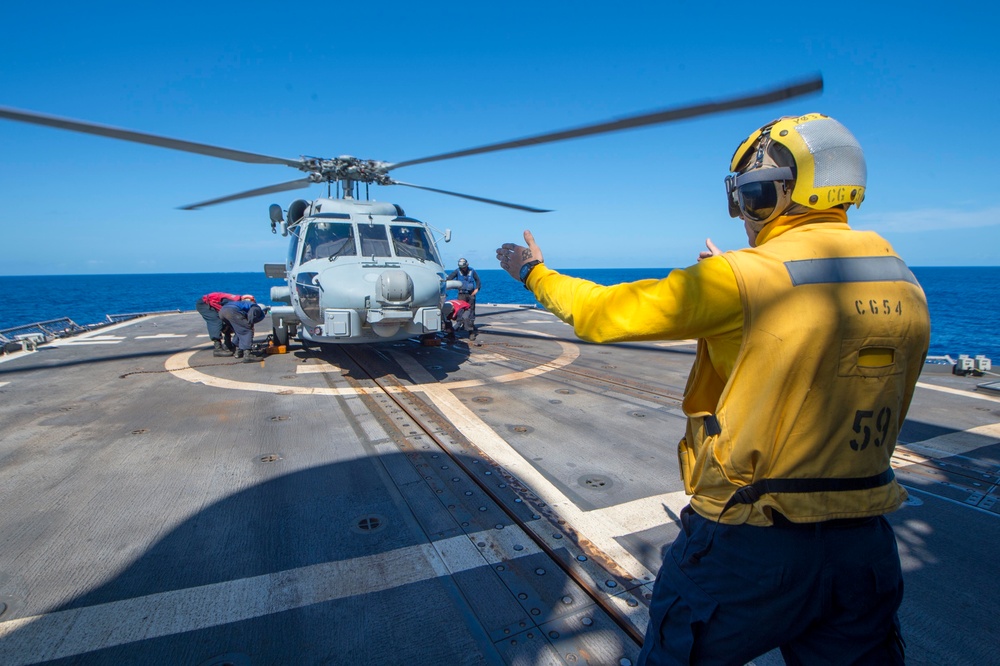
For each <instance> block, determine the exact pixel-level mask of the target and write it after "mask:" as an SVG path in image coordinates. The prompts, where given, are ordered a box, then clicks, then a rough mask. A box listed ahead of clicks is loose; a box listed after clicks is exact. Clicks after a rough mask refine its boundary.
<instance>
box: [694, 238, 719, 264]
mask: <svg viewBox="0 0 1000 666" xmlns="http://www.w3.org/2000/svg"><path fill="white" fill-rule="evenodd" d="M705 247H707V248H708V250H707V251H705V250H702V251H701V252H700V253H698V261H701V260H702V259H708V258H709V257H717V256H719V255H720V254H722V250H720V249H719V248H717V247H715V243H713V242H712V239H711V238H706V239H705Z"/></svg>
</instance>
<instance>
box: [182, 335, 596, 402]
mask: <svg viewBox="0 0 1000 666" xmlns="http://www.w3.org/2000/svg"><path fill="white" fill-rule="evenodd" d="M497 328H500V327H497ZM536 335H540V336H543V337H548V338H551V337H555V336H552V335H548V334H546V333H536ZM555 342H556V344H558V345H559V346H560V347H561V348H562V353H561V354H560V355H559V356H558V357H557V358H555V359H553V360H551V361H546V362H545V363H541V364H539V365H537V366H535V367H533V368H529V369H527V370H520V371H518V372H509V373H507V374H504V375H500V376H498V377H492V378H490V379H466V380H462V381H457V382H445V383H439V384H438V386H443V387H445V388H447V389H448V390H454V389H461V388H472V387H474V386H485V385H489V384H504V383H507V382H514V381H517V380H519V379H527V378H528V377H537V376H539V375H544V374H545V373H547V372H552V371H553V370H558V369H559V368H563V367H566V366H567V365H569V364H570V363H572V362H573V361H575V360H576V359H577V358H578V357H579V356H580V348H579V347H578V346H577V345H575V344H573V343H571V342H566V341H564V340H556V341H555ZM207 348H208V346H207V345H202V346H199V347H198V348H197V349H194V350H190V351H183V352H178V353H177V354H174V355H173V356H171V357H170V358H168V359H167V360H166V362H164V364H163V365H164V367H165V368H166V370H167V371H168V372H169V373H170V374H172V375H174V376H175V377H177V378H178V379H183V380H184V381H187V382H191V383H192V384H204V385H205V386H214V387H215V388H223V389H232V390H236V391H257V392H258V393H280V394H282V395H357V394H358V393H367V391H366V390H365V389H355V388H354V387H350V386H348V387H341V388H333V387H329V386H320V387H303V386H289V385H287V384H262V383H260V382H246V381H239V380H236V379H224V378H222V377H215V376H214V375H209V374H207V373H204V372H201V371H200V370H197V369H195V368H192V367H190V362H191V357H192V356H194V355H195V354H196V353H197V352H198V351H199V350H200V349H207ZM470 358H471V357H470ZM408 389H409V390H410V391H420V390H421V385H420V384H417V385H414V386H410V387H408ZM389 390H390V391H391V390H392V389H389Z"/></svg>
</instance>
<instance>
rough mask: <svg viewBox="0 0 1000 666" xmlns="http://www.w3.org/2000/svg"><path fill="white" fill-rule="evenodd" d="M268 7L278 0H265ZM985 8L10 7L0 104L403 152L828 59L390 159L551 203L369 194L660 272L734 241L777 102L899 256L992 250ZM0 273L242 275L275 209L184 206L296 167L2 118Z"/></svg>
mask: <svg viewBox="0 0 1000 666" xmlns="http://www.w3.org/2000/svg"><path fill="white" fill-rule="evenodd" d="M279 4H280V6H279ZM986 14H987V12H986V9H985V5H984V4H983V3H975V4H974V3H964V2H952V3H949V4H947V5H942V4H940V3H933V4H932V3H920V2H907V3H869V6H867V7H865V8H862V7H861V6H858V7H851V6H849V5H843V6H833V5H830V4H828V3H827V4H822V3H820V4H817V3H801V4H788V3H786V4H771V5H768V4H764V5H760V4H752V3H707V2H699V3H689V2H649V3H646V2H636V3H627V4H624V5H621V6H616V5H610V4H608V3H605V2H601V3H589V2H572V3H570V2H548V3H542V2H531V3H528V2H521V1H520V0H511V1H510V2H505V3H469V2H462V3H458V2H454V3H453V2H439V3H417V2H395V1H392V0H388V1H382V2H377V3H361V4H350V3H261V2H253V1H244V2H239V3H233V2H214V3H206V2H199V3H192V2H187V1H186V0H179V1H177V2H174V3H168V4H163V3H157V4H148V3H134V2H130V3H119V2H94V3H79V2H73V3H68V2H62V1H61V0H57V1H55V2H48V3H5V4H4V6H3V8H2V9H0V24H2V25H3V26H4V27H5V29H4V39H3V40H0V63H2V66H0V105H2V106H8V107H15V108H22V109H29V110H34V111H39V112H43V113H47V114H52V115H57V116H65V117H70V118H76V119H81V120H87V121H92V122H97V123H101V124H106V125H113V126H117V127H123V128H127V129H133V130H138V131H143V132H149V133H153V134H160V135H164V136H169V137H174V138H180V139H187V140H191V141H197V142H202V143H209V144H213V145H218V146H224V147H228V148H236V149H241V150H246V151H251V152H257V153H263V154H267V155H276V156H281V157H288V158H297V157H298V156H299V155H315V156H324V157H333V156H338V155H344V154H350V155H355V156H358V157H363V158H371V159H378V160H386V161H392V162H396V161H402V160H408V159H413V158H418V157H424V156H428V155H435V154H437V153H440V152H446V151H450V150H457V149H461V148H468V147H473V146H479V145H482V144H487V143H492V142H495V141H501V140H506V139H515V138H520V137H524V136H528V135H532V134H537V133H541V132H546V131H551V130H558V129H565V128H570V127H575V126H579V125H586V124H590V123H594V122H599V121H603V120H609V119H612V118H615V117H620V116H625V115H632V114H635V113H640V112H648V111H653V110H657V109H661V108H666V107H671V106H677V105H683V104H688V103H692V102H699V101H704V100H710V99H720V98H725V97H729V96H734V95H737V94H744V93H753V92H757V91H760V90H762V89H765V88H769V87H773V86H775V85H779V84H782V83H785V82H789V81H794V80H799V79H802V78H805V77H808V76H810V75H812V74H815V73H821V74H822V76H823V78H824V81H825V89H824V91H823V92H822V93H821V94H814V95H811V96H809V97H804V98H800V99H797V100H792V101H788V102H785V103H781V104H777V105H772V106H769V107H765V108H757V109H749V110H743V111H738V112H734V113H729V114H726V115H721V116H713V117H707V118H702V119H697V120H690V121H684V122H680V123H674V124H668V125H662V126H658V127H652V128H645V129H639V130H632V131H626V132H622V133H616V134H611V135H605V136H599V137H590V138H584V139H578V140H575V141H569V142H562V143H555V144H548V145H544V146H535V147H530V148H524V149H519V150H513V151H507V152H502V153H493V154H487V155H479V156H473V157H466V158H461V159H456V160H450V161H443V162H438V163H432V164H424V165H416V166H413V167H409V168H405V169H400V170H399V171H396V172H393V175H394V177H396V178H398V179H400V180H405V181H408V182H413V183H416V184H420V185H425V186H429V187H437V188H443V189H448V190H454V191H458V192H466V193H470V194H475V195H480V196H484V197H490V198H496V199H501V200H506V201H514V202H518V203H523V204H528V205H533V206H537V207H541V208H552V209H554V212H551V213H547V214H540V215H539V214H530V213H523V212H518V211H513V210H508V209H504V208H498V207H493V206H487V205H484V204H478V203H474V202H470V201H465V200H461V199H455V198H452V197H446V196H441V195H437V194H433V193H428V192H421V191H417V190H413V189H410V188H402V187H382V188H373V189H372V197H373V198H376V199H379V200H383V201H392V202H394V203H397V204H399V205H401V206H402V207H403V208H404V209H405V210H406V212H407V213H408V214H409V215H411V216H413V217H417V218H420V219H422V220H424V221H426V222H428V223H430V224H431V225H433V226H435V227H437V228H440V229H444V228H450V229H451V230H452V232H453V239H452V242H451V243H450V244H448V245H443V246H442V250H443V253H444V255H445V257H446V259H447V261H448V263H454V261H455V260H457V258H458V257H459V256H466V257H468V258H469V260H470V262H471V263H472V264H473V266H478V267H482V268H495V267H496V264H495V260H494V259H493V256H494V253H493V250H494V249H495V248H496V247H497V246H498V245H499V244H500V243H502V242H505V241H509V240H518V239H520V236H521V232H522V230H523V229H525V228H530V229H532V231H533V232H534V233H535V237H536V239H537V240H538V242H539V244H540V245H541V247H542V249H543V250H544V251H545V255H546V258H547V260H548V263H550V264H551V265H553V266H554V267H557V268H558V267H563V268H586V267H624V266H630V267H675V266H684V265H687V264H690V263H692V262H693V261H694V260H695V258H696V257H697V254H698V251H699V250H700V249H701V247H702V245H703V243H704V239H705V238H706V237H711V238H712V239H713V240H714V241H715V242H716V243H717V244H718V245H720V246H723V247H725V248H735V247H740V246H743V245H745V242H746V238H745V236H744V234H743V231H742V225H741V224H740V223H739V221H737V220H733V219H731V218H729V216H728V214H727V212H726V202H725V198H724V191H723V184H722V183H723V177H724V176H725V175H726V173H727V168H728V163H729V158H730V156H731V155H732V152H733V150H734V149H735V147H736V146H737V145H738V144H739V143H740V142H741V141H742V140H743V139H744V138H745V137H746V136H747V135H748V134H749V133H750V132H751V131H752V130H754V129H756V128H757V127H758V126H760V125H761V124H763V123H765V122H767V121H769V120H771V119H772V118H774V117H777V116H779V115H791V114H800V113H807V112H813V111H818V112H822V113H826V114H828V115H831V116H833V117H834V118H837V119H838V120H840V121H841V122H843V123H844V124H845V125H846V126H847V127H848V128H850V129H851V130H852V131H853V132H854V134H855V135H856V136H857V137H858V140H859V141H860V142H861V145H862V147H863V148H864V149H865V153H866V156H867V160H868V173H869V181H868V192H867V198H866V200H865V202H864V204H863V206H862V207H861V209H860V210H855V209H852V210H851V213H850V220H851V223H852V225H853V226H855V227H857V228H864V229H873V230H876V231H879V232H880V233H882V234H883V235H885V236H886V237H887V238H888V239H889V240H890V241H891V242H892V243H893V245H894V246H895V247H896V249H897V251H898V252H899V253H900V254H901V255H902V256H903V257H904V259H906V260H907V261H908V263H910V264H911V265H914V266H942V265H944V266H947V265H998V264H1000V252H998V248H1000V202H998V200H997V198H996V196H995V192H997V190H998V187H997V185H996V184H995V176H994V173H995V169H996V159H997V155H998V153H1000V145H998V143H1000V142H998V133H997V120H996V118H997V117H998V115H1000V113H998V110H1000V104H998V101H1000V58H998V49H1000V47H998V46H997V40H996V38H995V35H994V28H993V27H992V25H991V22H990V21H988V20H987V15H986ZM0 147H2V152H0V224H2V228H3V232H2V233H3V240H2V241H0V274H3V275H26V274H83V273H175V272H201V271H257V270H260V269H261V267H262V264H263V263H265V262H277V261H281V260H282V259H283V257H284V254H285V242H284V239H282V238H281V237H280V236H273V235H271V233H270V228H269V223H268V216H267V209H268V205H269V204H270V203H279V204H281V205H282V207H284V208H287V206H288V204H289V203H290V202H291V200H292V199H294V198H298V197H299V196H304V197H317V196H322V195H324V194H325V187H324V186H319V185H316V186H313V187H312V188H310V189H309V190H299V191H295V192H290V193H281V194H277V195H268V196H264V197H259V198H254V199H247V200H243V201H239V202H235V203H229V204H224V205H220V206H216V207H212V208H208V209H205V210H200V211H181V210H178V209H177V207H178V206H182V205H184V204H189V203H192V202H197V201H203V200H207V199H212V198H214V197H218V196H223V195H227V194H231V193H235V192H241V191H244V190H248V189H252V188H255V187H262V186H265V185H270V184H274V183H280V182H284V181H288V180H293V179H295V178H298V177H300V174H299V172H298V171H294V170H292V169H289V168H287V167H283V166H270V165H247V164H241V163H237V162H230V161H226V160H221V159H216V158H211V157H205V156H200V155H193V154H187V153H181V152H175V151H170V150H166V149H162V148H156V147H153V146H145V145H138V144H129V143H125V142H122V141H116V140H112V139H106V138H101V137H95V136H88V135H83V134H75V133H70V132H66V131H61V130H55V129H49V128H44V127H37V126H31V125H25V124H21V123H14V122H10V121H6V120H0Z"/></svg>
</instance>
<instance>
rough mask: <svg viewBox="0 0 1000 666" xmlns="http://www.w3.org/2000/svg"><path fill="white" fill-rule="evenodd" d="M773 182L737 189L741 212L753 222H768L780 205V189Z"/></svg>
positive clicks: (747, 185)
mask: <svg viewBox="0 0 1000 666" xmlns="http://www.w3.org/2000/svg"><path fill="white" fill-rule="evenodd" d="M777 185H778V184H777V183H776V182H775V181H773V180H765V181H761V182H759V183H747V184H746V185H742V186H740V187H737V188H736V200H737V201H738V202H739V206H740V211H741V212H742V213H743V215H744V216H745V217H748V218H750V219H751V220H757V221H760V220H766V219H767V218H769V217H770V216H771V213H773V212H774V207H775V206H777V205H778V187H777Z"/></svg>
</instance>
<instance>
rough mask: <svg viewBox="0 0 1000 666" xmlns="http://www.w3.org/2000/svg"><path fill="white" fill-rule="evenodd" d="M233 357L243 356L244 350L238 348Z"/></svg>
mask: <svg viewBox="0 0 1000 666" xmlns="http://www.w3.org/2000/svg"><path fill="white" fill-rule="evenodd" d="M233 358H243V350H242V349H237V350H236V351H234V352H233Z"/></svg>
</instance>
